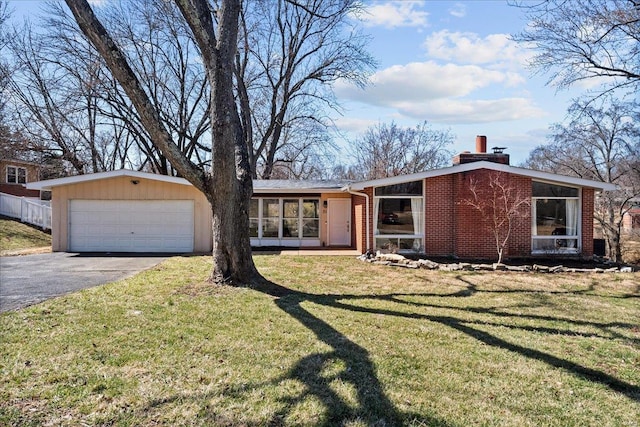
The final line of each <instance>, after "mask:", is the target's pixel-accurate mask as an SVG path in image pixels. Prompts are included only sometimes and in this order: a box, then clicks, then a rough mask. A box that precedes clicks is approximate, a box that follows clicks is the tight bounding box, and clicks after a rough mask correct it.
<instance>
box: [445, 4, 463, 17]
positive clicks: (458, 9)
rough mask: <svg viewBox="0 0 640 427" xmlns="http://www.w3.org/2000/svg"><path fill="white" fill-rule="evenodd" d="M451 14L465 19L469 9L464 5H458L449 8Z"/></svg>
mask: <svg viewBox="0 0 640 427" xmlns="http://www.w3.org/2000/svg"><path fill="white" fill-rule="evenodd" d="M449 14H450V15H451V16H454V17H456V18H464V17H465V16H466V15H467V7H466V6H465V5H464V4H462V3H456V4H454V5H453V7H450V8H449Z"/></svg>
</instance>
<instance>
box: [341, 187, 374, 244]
mask: <svg viewBox="0 0 640 427" xmlns="http://www.w3.org/2000/svg"><path fill="white" fill-rule="evenodd" d="M347 192H348V193H349V194H353V195H355V196H360V197H364V202H365V203H366V205H365V219H364V220H365V229H366V230H367V237H366V241H367V247H366V248H364V251H363V253H364V252H366V251H368V250H373V247H372V246H371V228H370V225H369V218H370V216H371V214H370V213H369V195H368V194H367V193H359V192H357V191H353V190H351V187H350V186H348V187H347ZM351 208H352V209H353V206H351ZM356 240H358V236H356ZM351 243H353V242H351ZM356 245H357V242H356Z"/></svg>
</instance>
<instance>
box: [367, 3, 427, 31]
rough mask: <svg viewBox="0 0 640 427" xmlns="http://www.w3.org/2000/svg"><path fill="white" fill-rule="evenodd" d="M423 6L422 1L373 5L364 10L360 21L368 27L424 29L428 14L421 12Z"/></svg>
mask: <svg viewBox="0 0 640 427" xmlns="http://www.w3.org/2000/svg"><path fill="white" fill-rule="evenodd" d="M423 5H424V2H423V1H402V2H387V3H381V4H375V5H374V6H370V7H368V8H367V9H366V12H365V14H363V15H362V20H363V21H364V24H365V25H366V26H368V27H373V26H381V27H386V28H398V27H425V26H426V25H427V17H428V16H429V13H427V12H426V11H424V10H421V7H422V6H423Z"/></svg>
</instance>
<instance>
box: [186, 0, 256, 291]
mask: <svg viewBox="0 0 640 427" xmlns="http://www.w3.org/2000/svg"><path fill="white" fill-rule="evenodd" d="M176 3H177V4H178V7H179V8H180V10H181V11H182V14H183V16H184V17H185V19H186V21H187V24H188V25H189V27H190V28H191V30H192V31H193V34H194V38H195V40H196V42H197V43H198V46H199V47H200V51H201V53H202V59H203V62H204V65H205V69H206V71H207V78H208V79H209V83H210V85H211V110H210V113H211V127H212V132H213V135H212V136H213V147H212V154H211V173H212V181H211V185H212V188H210V189H209V195H210V197H209V201H210V202H211V208H212V213H213V224H212V227H213V271H212V273H211V279H210V280H211V281H212V282H213V283H220V284H221V283H227V284H236V285H241V284H251V283H252V282H253V281H255V280H258V279H259V278H260V275H259V274H258V271H257V270H256V268H255V265H254V264H253V258H252V257H251V242H250V239H249V201H250V199H251V194H252V193H253V184H252V176H251V167H250V165H249V153H248V148H247V145H246V141H245V140H244V133H243V130H242V125H241V122H240V116H239V115H238V111H237V109H236V103H235V99H234V95H233V73H234V59H235V55H236V51H237V43H238V19H239V14H240V2H239V1H238V0H226V1H223V2H222V3H221V4H220V9H219V10H218V31H217V34H216V33H215V32H214V29H213V22H212V19H211V13H210V11H209V4H208V2H207V1H206V0H177V1H176Z"/></svg>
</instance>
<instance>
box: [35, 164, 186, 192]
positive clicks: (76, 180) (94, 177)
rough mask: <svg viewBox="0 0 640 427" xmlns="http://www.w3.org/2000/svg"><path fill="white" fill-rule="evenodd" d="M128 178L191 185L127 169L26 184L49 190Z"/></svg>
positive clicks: (173, 177) (169, 177)
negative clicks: (123, 177)
mask: <svg viewBox="0 0 640 427" xmlns="http://www.w3.org/2000/svg"><path fill="white" fill-rule="evenodd" d="M122 176H125V177H130V178H138V179H150V180H154V181H162V182H169V183H173V184H179V185H191V183H190V182H189V181H187V180H186V179H184V178H178V177H175V176H167V175H158V174H154V173H148V172H138V171H132V170H129V169H119V170H115V171H109V172H97V173H91V174H85V175H75V176H69V177H65V178H56V179H48V180H44V181H36V182H31V183H28V184H27V188H28V189H30V190H41V191H42V190H51V189H53V188H55V187H61V186H64V185H73V184H80V183H84V182H91V181H98V180H102V179H110V178H116V177H122Z"/></svg>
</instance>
